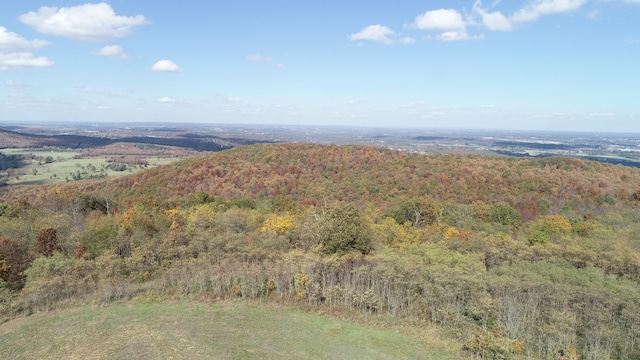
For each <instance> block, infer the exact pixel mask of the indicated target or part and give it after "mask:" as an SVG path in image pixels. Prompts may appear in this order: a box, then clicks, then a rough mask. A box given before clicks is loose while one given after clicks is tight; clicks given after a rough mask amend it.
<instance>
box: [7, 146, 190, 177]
mask: <svg viewBox="0 0 640 360" xmlns="http://www.w3.org/2000/svg"><path fill="white" fill-rule="evenodd" d="M0 152H1V153H3V154H4V155H7V156H11V155H21V156H23V157H29V158H31V159H27V160H23V163H25V165H24V166H22V167H20V168H18V169H10V170H8V171H3V172H2V174H3V175H8V181H7V184H8V185H26V184H54V183H59V182H66V181H75V180H83V179H91V178H105V177H114V176H122V175H128V174H132V173H136V172H138V171H141V170H144V169H146V168H149V167H154V166H159V165H164V164H168V163H170V162H173V161H176V160H179V158H176V157H169V156H167V157H162V156H145V155H135V157H134V159H135V161H138V162H140V164H138V165H134V164H126V162H131V160H132V158H133V157H127V156H124V155H120V156H112V155H111V156H109V155H103V156H95V157H86V156H83V154H81V153H80V152H75V151H44V150H42V151H38V150H36V151H32V150H28V149H2V150H1V151H0Z"/></svg>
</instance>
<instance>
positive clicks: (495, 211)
mask: <svg viewBox="0 0 640 360" xmlns="http://www.w3.org/2000/svg"><path fill="white" fill-rule="evenodd" d="M489 211H490V218H491V221H492V222H496V223H499V224H502V225H513V226H516V227H517V226H520V213H518V210H516V209H514V208H513V207H511V206H510V205H509V204H505V203H496V204H492V205H491V208H490V210H489Z"/></svg>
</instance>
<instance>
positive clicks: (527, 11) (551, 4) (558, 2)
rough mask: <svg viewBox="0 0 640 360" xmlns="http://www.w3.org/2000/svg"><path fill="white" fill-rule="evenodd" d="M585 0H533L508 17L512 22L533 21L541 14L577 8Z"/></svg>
mask: <svg viewBox="0 0 640 360" xmlns="http://www.w3.org/2000/svg"><path fill="white" fill-rule="evenodd" d="M586 3H587V0H534V1H533V2H532V3H530V4H529V5H528V6H526V7H524V8H522V9H520V10H518V11H517V12H516V13H515V14H513V15H512V16H511V17H510V20H511V21H512V22H514V23H524V22H529V21H535V20H538V18H540V16H542V15H551V14H561V13H567V12H571V11H575V10H578V9H580V8H581V7H582V5H584V4H586Z"/></svg>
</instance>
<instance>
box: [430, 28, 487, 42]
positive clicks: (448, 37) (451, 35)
mask: <svg viewBox="0 0 640 360" xmlns="http://www.w3.org/2000/svg"><path fill="white" fill-rule="evenodd" d="M434 38H435V39H436V40H440V41H461V40H471V39H482V38H484V36H483V35H478V36H469V34H467V31H466V30H465V29H462V30H454V31H445V32H443V33H442V34H440V35H438V36H436V37H434ZM428 39H431V38H428Z"/></svg>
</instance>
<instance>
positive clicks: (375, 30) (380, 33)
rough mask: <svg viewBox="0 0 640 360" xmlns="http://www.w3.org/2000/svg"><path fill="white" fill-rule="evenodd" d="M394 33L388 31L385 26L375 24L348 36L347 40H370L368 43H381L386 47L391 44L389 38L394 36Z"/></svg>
mask: <svg viewBox="0 0 640 360" xmlns="http://www.w3.org/2000/svg"><path fill="white" fill-rule="evenodd" d="M395 34H396V33H395V32H394V31H393V30H391V29H389V28H388V27H386V26H383V25H380V24H376V25H369V26H367V27H365V28H364V29H362V30H360V31H359V32H357V33H355V34H351V35H349V40H351V41H358V40H370V41H379V42H381V43H385V44H387V45H389V44H391V43H393V40H391V39H390V38H389V36H394V35H395Z"/></svg>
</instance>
